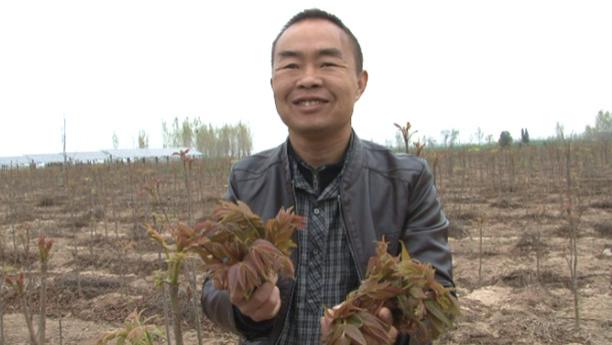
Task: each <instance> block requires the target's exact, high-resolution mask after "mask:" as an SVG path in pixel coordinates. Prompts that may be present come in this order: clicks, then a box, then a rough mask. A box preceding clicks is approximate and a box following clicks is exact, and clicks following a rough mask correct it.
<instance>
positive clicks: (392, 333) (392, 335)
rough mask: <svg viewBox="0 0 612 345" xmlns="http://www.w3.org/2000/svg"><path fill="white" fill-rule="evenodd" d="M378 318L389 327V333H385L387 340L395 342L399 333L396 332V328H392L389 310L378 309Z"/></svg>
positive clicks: (391, 317) (391, 316)
mask: <svg viewBox="0 0 612 345" xmlns="http://www.w3.org/2000/svg"><path fill="white" fill-rule="evenodd" d="M378 317H380V319H381V320H383V321H384V322H386V323H387V324H389V326H391V327H390V328H389V331H388V332H387V336H388V337H389V339H391V340H392V341H393V342H395V340H397V336H398V335H399V332H398V331H397V328H395V327H394V326H393V315H392V314H391V310H390V309H389V308H386V307H382V308H380V310H379V311H378Z"/></svg>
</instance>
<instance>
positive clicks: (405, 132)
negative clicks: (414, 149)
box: [393, 121, 418, 153]
mask: <svg viewBox="0 0 612 345" xmlns="http://www.w3.org/2000/svg"><path fill="white" fill-rule="evenodd" d="M393 125H394V126H395V127H397V129H398V130H399V131H400V132H401V133H402V139H403V140H404V150H405V152H406V153H410V138H411V137H412V136H413V135H414V134H415V133H416V132H418V131H414V132H412V133H410V128H411V127H412V125H411V124H410V122H408V121H406V125H405V126H401V125H399V124H397V123H394V124H393Z"/></svg>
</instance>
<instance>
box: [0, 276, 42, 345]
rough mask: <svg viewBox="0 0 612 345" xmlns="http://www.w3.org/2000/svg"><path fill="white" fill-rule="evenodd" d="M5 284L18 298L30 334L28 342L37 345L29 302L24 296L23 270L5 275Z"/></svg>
mask: <svg viewBox="0 0 612 345" xmlns="http://www.w3.org/2000/svg"><path fill="white" fill-rule="evenodd" d="M4 280H5V282H6V284H7V285H8V286H9V287H11V288H12V289H13V291H15V294H16V295H17V298H18V299H19V304H20V305H21V312H22V313H23V317H24V319H25V322H26V326H27V327H28V334H29V336H30V344H31V345H38V340H37V338H36V333H35V332H34V326H33V325H32V309H31V307H30V303H29V301H28V298H27V296H26V290H27V286H26V283H25V276H24V274H23V272H20V273H19V274H18V275H16V276H15V275H14V276H7V277H5V278H4Z"/></svg>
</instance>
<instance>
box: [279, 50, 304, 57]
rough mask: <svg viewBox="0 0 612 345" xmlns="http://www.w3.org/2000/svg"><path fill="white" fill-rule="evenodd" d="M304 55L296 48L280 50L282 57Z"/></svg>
mask: <svg viewBox="0 0 612 345" xmlns="http://www.w3.org/2000/svg"><path fill="white" fill-rule="evenodd" d="M303 55H304V54H302V53H299V52H296V51H294V50H283V51H280V52H278V56H279V57H281V58H291V57H300V56H303Z"/></svg>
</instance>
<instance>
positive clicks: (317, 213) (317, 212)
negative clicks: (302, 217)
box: [312, 208, 321, 215]
mask: <svg viewBox="0 0 612 345" xmlns="http://www.w3.org/2000/svg"><path fill="white" fill-rule="evenodd" d="M312 212H314V214H316V215H319V213H321V210H320V209H318V208H315V209H314V210H312Z"/></svg>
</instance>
